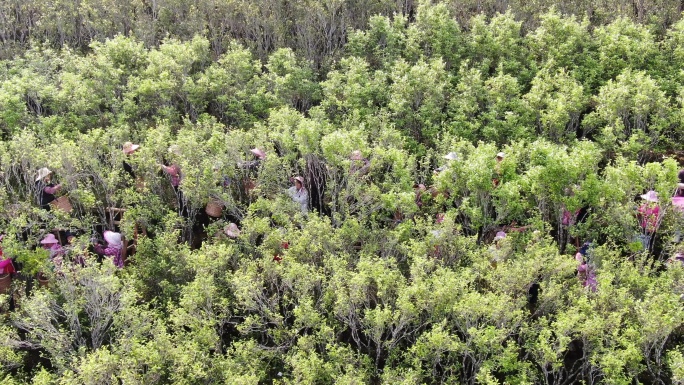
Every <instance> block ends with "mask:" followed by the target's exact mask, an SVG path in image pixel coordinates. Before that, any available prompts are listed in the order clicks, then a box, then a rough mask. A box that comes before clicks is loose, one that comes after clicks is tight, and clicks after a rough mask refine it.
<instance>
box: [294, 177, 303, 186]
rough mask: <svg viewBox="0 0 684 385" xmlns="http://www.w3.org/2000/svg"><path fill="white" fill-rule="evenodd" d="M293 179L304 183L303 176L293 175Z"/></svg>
mask: <svg viewBox="0 0 684 385" xmlns="http://www.w3.org/2000/svg"><path fill="white" fill-rule="evenodd" d="M294 180H297V181H299V183H301V184H304V178H302V177H301V176H296V177H294Z"/></svg>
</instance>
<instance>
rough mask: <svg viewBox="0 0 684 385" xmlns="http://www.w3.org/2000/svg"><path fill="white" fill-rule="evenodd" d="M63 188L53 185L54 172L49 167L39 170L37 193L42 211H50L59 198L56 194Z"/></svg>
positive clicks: (59, 185)
mask: <svg viewBox="0 0 684 385" xmlns="http://www.w3.org/2000/svg"><path fill="white" fill-rule="evenodd" d="M61 188H62V185H61V184H57V185H55V184H54V183H52V171H50V169H48V168H47V167H43V168H41V169H40V170H38V175H37V176H36V191H37V193H38V205H39V206H40V208H41V209H43V210H47V211H50V203H51V202H53V201H54V200H55V199H57V197H55V194H56V193H57V191H59V190H60V189H61Z"/></svg>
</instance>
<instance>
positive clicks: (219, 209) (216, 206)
mask: <svg viewBox="0 0 684 385" xmlns="http://www.w3.org/2000/svg"><path fill="white" fill-rule="evenodd" d="M204 211H205V212H206V213H207V215H209V216H210V217H214V218H218V217H220V216H221V215H222V213H223V202H221V201H220V200H218V199H212V200H210V201H209V202H208V203H207V207H206V208H205V209H204Z"/></svg>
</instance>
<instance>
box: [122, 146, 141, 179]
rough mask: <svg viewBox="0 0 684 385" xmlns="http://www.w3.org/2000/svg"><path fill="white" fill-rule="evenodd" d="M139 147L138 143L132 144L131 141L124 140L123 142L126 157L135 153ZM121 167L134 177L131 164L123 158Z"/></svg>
mask: <svg viewBox="0 0 684 385" xmlns="http://www.w3.org/2000/svg"><path fill="white" fill-rule="evenodd" d="M139 148H140V145H138V144H133V142H126V143H124V144H123V153H124V155H125V156H126V158H128V157H129V156H131V155H133V153H135V151H136V150H138V149H139ZM123 168H124V171H126V173H127V174H128V175H130V176H131V178H132V179H135V172H133V166H131V165H130V164H129V163H128V162H126V161H125V160H124V162H123Z"/></svg>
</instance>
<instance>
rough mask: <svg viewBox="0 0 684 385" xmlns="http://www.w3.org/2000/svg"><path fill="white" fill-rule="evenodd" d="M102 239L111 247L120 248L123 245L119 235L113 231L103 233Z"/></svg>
mask: <svg viewBox="0 0 684 385" xmlns="http://www.w3.org/2000/svg"><path fill="white" fill-rule="evenodd" d="M103 235H104V239H105V241H107V243H108V244H109V246H112V247H121V246H122V244H123V241H122V240H121V233H117V232H114V231H109V230H107V231H105V232H104V234H103Z"/></svg>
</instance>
